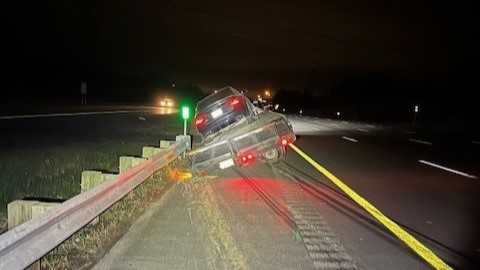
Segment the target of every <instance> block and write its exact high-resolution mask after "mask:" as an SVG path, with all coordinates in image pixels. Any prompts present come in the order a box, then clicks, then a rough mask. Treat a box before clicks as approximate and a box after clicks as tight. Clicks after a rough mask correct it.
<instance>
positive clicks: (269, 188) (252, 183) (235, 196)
mask: <svg viewBox="0 0 480 270" xmlns="http://www.w3.org/2000/svg"><path fill="white" fill-rule="evenodd" d="M213 185H214V186H213V187H214V189H215V190H217V191H218V192H219V193H221V194H222V196H224V197H226V199H227V200H228V201H229V202H231V203H232V204H235V205H238V206H239V210H238V211H242V212H244V213H245V216H246V218H247V221H248V222H251V223H257V222H258V220H257V219H259V216H258V215H255V214H254V213H256V211H257V210H258V209H260V208H265V207H271V206H268V205H267V204H266V203H265V201H264V199H262V196H265V195H266V196H267V197H268V198H269V200H271V201H273V202H274V204H275V207H276V208H277V210H280V211H281V212H283V213H289V211H288V207H287V204H286V202H285V197H284V193H289V192H295V191H298V186H297V185H296V184H294V183H292V182H289V181H287V180H283V179H274V178H261V177H251V178H250V177H249V178H248V180H245V179H244V178H241V177H236V178H226V179H222V180H221V181H218V182H215V183H214V184H213ZM257 189H259V190H260V192H261V193H263V194H262V195H259V193H258V191H257ZM294 189H295V190H294ZM300 192H301V191H300ZM299 194H304V193H303V192H301V193H299ZM300 196H302V199H303V195H300ZM305 199H306V197H305ZM275 217H276V219H277V221H278V222H276V223H277V224H280V227H281V230H282V231H286V230H290V228H289V227H288V226H287V224H286V223H285V221H284V220H283V219H282V217H280V216H279V215H278V213H277V214H276V215H275ZM260 218H261V217H260Z"/></svg>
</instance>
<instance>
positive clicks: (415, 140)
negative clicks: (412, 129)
mask: <svg viewBox="0 0 480 270" xmlns="http://www.w3.org/2000/svg"><path fill="white" fill-rule="evenodd" d="M408 140H409V141H411V142H414V143H421V144H425V145H432V143H431V142H427V141H422V140H417V139H408Z"/></svg>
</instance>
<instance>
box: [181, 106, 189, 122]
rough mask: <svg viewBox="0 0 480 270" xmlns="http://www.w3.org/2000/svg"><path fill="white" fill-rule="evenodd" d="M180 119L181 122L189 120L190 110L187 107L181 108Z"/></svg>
mask: <svg viewBox="0 0 480 270" xmlns="http://www.w3.org/2000/svg"><path fill="white" fill-rule="evenodd" d="M182 118H183V120H187V119H189V118H190V108H189V107H188V106H183V107H182Z"/></svg>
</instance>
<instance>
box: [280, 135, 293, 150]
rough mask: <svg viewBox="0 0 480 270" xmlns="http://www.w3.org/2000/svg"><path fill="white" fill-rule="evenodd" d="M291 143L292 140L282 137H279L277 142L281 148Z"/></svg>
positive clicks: (288, 137)
mask: <svg viewBox="0 0 480 270" xmlns="http://www.w3.org/2000/svg"><path fill="white" fill-rule="evenodd" d="M292 142H293V139H292V138H291V137H290V136H282V137H280V140H279V141H278V143H279V144H280V145H281V146H283V147H286V146H287V145H289V144H291V143H292Z"/></svg>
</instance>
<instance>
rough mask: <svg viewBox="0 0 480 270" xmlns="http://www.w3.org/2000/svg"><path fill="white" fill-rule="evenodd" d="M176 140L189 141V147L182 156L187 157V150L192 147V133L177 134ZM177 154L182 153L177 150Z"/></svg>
mask: <svg viewBox="0 0 480 270" xmlns="http://www.w3.org/2000/svg"><path fill="white" fill-rule="evenodd" d="M175 141H176V142H181V141H185V142H186V143H187V149H186V150H185V152H183V155H182V157H183V158H185V157H186V155H187V151H188V150H191V149H192V137H191V136H190V135H177V136H176V137H175ZM177 154H180V153H178V152H177Z"/></svg>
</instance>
